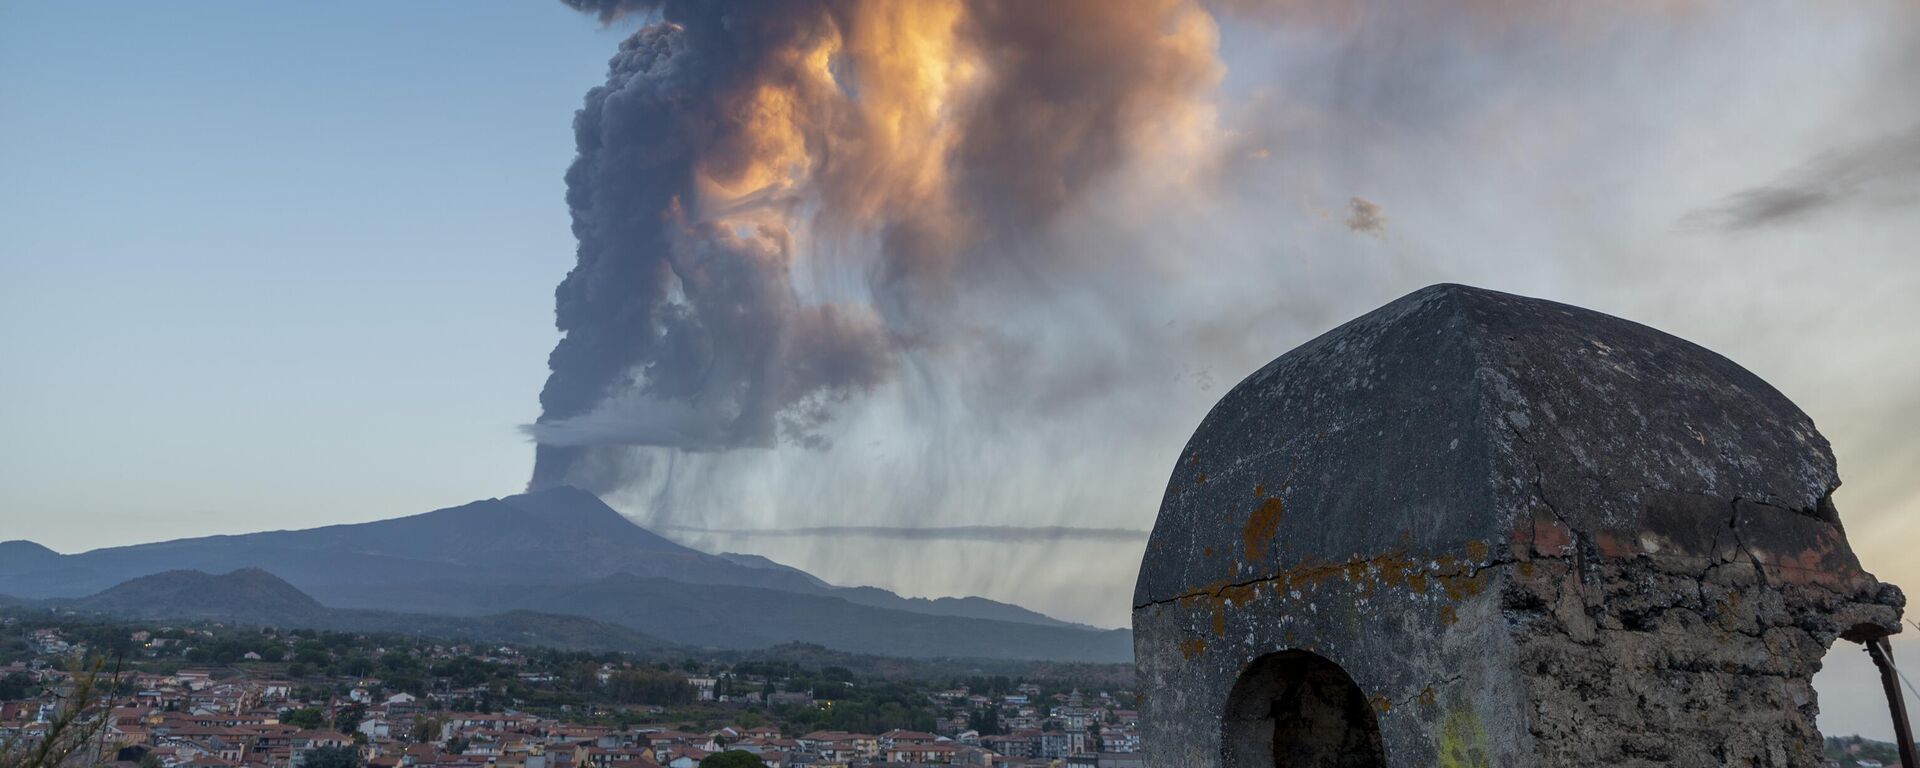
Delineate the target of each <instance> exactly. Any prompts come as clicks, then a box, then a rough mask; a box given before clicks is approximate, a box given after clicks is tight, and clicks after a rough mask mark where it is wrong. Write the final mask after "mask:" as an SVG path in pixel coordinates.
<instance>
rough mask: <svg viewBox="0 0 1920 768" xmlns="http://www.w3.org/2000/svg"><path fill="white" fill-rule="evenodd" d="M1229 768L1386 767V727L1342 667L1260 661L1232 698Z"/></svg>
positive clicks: (1226, 730) (1294, 657)
mask: <svg viewBox="0 0 1920 768" xmlns="http://www.w3.org/2000/svg"><path fill="white" fill-rule="evenodd" d="M1220 735H1221V739H1220V744H1221V764H1222V765H1224V766H1226V768H1267V767H1268V766H1274V767H1275V768H1385V766H1386V764H1387V757H1386V752H1385V751H1384V750H1383V749H1382V747H1381V745H1380V723H1379V721H1378V720H1376V719H1374V715H1373V708H1372V707H1371V706H1369V705H1368V704H1367V697H1366V694H1364V693H1362V692H1361V691H1360V686H1359V685H1358V684H1356V683H1355V682H1353V678H1352V677H1350V676H1348V675H1347V673H1346V670H1343V669H1341V668H1340V665H1338V664H1335V663H1333V662H1331V661H1328V660H1327V659H1325V658H1322V657H1320V656H1317V655H1315V654H1312V653H1308V652H1306V651H1282V652H1280V653H1271V654H1267V655H1266V656H1262V657H1260V658H1258V659H1255V660H1254V662H1253V663H1252V664H1250V665H1248V666H1247V669H1246V671H1245V672H1242V673H1240V679H1239V680H1238V681H1236V682H1235V683H1234V684H1233V692H1232V693H1230V694H1228V695H1227V706H1226V709H1225V715H1224V717H1223V718H1222V719H1221V734H1220Z"/></svg>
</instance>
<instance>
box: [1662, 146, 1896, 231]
mask: <svg viewBox="0 0 1920 768" xmlns="http://www.w3.org/2000/svg"><path fill="white" fill-rule="evenodd" d="M1916 201H1920V127H1916V128H1913V129H1911V130H1909V131H1907V132H1906V133H1904V134H1897V135H1894V136H1889V137H1886V138H1881V139H1877V140H1874V141H1869V142H1864V143H1860V144H1855V145H1852V146H1847V147H1840V148H1837V149H1830V150H1827V151H1826V152H1822V153H1820V155H1819V156H1817V157H1815V158H1813V159H1812V160H1810V161H1808V162H1806V163H1805V164H1802V165H1801V166H1800V167H1799V168H1796V169H1794V170H1793V171H1792V172H1789V173H1787V174H1786V175H1785V176H1783V177H1781V178H1780V179H1779V180H1776V181H1774V182H1773V183H1771V184H1765V185H1762V186H1757V187H1753V188H1750V189H1744V190H1741V191H1739V192H1735V193H1733V194H1731V195H1728V196H1727V197H1726V199H1724V200H1721V201H1720V203H1719V204H1717V205H1713V206H1709V207H1706V208H1701V209H1699V210H1696V211H1694V212H1692V213H1689V214H1687V215H1686V216H1683V217H1681V218H1680V225H1681V226H1683V227H1687V228H1690V229H1719V230H1726V231H1735V230H1743V229H1758V228H1760V227H1771V226H1779V225H1784V224H1792V223H1796V222H1799V221H1804V220H1806V219H1809V218H1812V217H1814V216H1817V215H1820V214H1822V213H1825V212H1827V211H1829V210H1832V209H1836V208H1842V207H1848V206H1877V207H1894V206H1899V205H1911V204H1913V203H1914V202H1916Z"/></svg>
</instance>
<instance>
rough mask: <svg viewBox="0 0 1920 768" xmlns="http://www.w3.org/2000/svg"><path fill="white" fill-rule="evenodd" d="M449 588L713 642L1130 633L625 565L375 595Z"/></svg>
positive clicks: (961, 648)
mask: <svg viewBox="0 0 1920 768" xmlns="http://www.w3.org/2000/svg"><path fill="white" fill-rule="evenodd" d="M323 597H325V596H324V595H323ZM450 597H451V598H455V599H454V600H453V602H456V603H458V604H460V605H463V606H465V610H466V611H469V612H473V613H494V612H498V611H504V610H513V609H520V608H539V609H540V610H545V611H557V612H562V613H570V614H577V615H580V616H587V617H591V618H595V619H600V620H602V621H606V622H609V623H613V624H620V625H623V626H627V627H631V628H633V629H636V630H639V631H642V632H645V633H647V634H649V635H653V636H656V637H659V638H662V639H664V640H668V641H671V642H675V643H680V644H684V645H693V646H707V647H714V648H730V649H751V648H764V647H768V646H773V645H778V644H781V643H791V642H801V643H816V644H819V645H823V646H827V647H829V648H834V649H838V650H842V651H848V652H852V653H866V654H876V655H882V656H899V657H906V658H936V657H964V658H977V659H1026V660H1046V659H1052V660H1064V661H1086V662H1099V663H1111V662H1123V661H1130V660H1132V658H1133V640H1132V635H1131V634H1130V633H1128V632H1127V631H1126V630H1119V629H1115V630H1096V629H1091V628H1086V627H1081V626H1078V625H1061V626H1049V625H1039V624H1031V623H1025V622H1012V621H996V620H992V619H978V618H970V617H964V616H942V615H932V614H925V613H915V612H911V611H902V610H898V609H892V608H879V607H875V606H870V605H861V604H858V603H853V602H850V601H848V600H846V599H844V598H842V597H839V596H838V595H802V594H795V593H791V592H782V591H779V590H772V589H765V588H761V587H742V586H735V585H723V584H687V583H684V582H676V581H672V580H669V579H661V578H651V577H639V576H633V575H629V574H619V575H615V576H609V577H607V578H604V579H599V580H596V581H592V582H586V583H580V584H564V585H529V586H520V587H504V588H482V587H477V586H471V585H462V584H447V583H442V584H419V585H411V586H402V587H395V588H393V589H389V590H384V591H382V593H381V597H380V601H381V603H382V604H383V605H387V606H390V607H392V608H395V609H397V610H405V611H427V610H433V609H434V607H435V606H441V605H445V604H446V603H447V602H448V598H450Z"/></svg>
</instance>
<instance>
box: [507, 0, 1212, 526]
mask: <svg viewBox="0 0 1920 768" xmlns="http://www.w3.org/2000/svg"><path fill="white" fill-rule="evenodd" d="M566 1H567V4H568V5H570V6H572V7H573V8H575V9H576V10H580V11H583V12H589V13H593V14H596V15H597V16H598V17H599V18H600V19H601V20H602V21H612V20H615V19H618V18H621V17H623V16H626V15H629V14H646V15H648V16H649V17H650V22H651V23H649V24H647V25H646V26H645V27H643V28H642V29H640V30H639V31H638V32H637V33H635V34H634V35H633V36H632V37H630V38H628V39H627V40H626V41H624V42H623V43H622V44H621V46H620V49H619V52H618V53H617V54H616V55H615V56H614V57H613V59H612V60H611V61H610V63H609V66H608V74H607V81H606V83H605V84H604V85H601V86H598V87H595V88H593V89H592V90H591V91H589V92H588V94H587V96H586V103H585V106H584V107H582V109H581V110H580V111H579V112H578V113H577V114H576V116H575V119H574V134H575V141H576V144H577V150H578V156H577V158H576V159H575V161H574V163H573V165H572V166H571V167H570V168H569V169H568V171H567V174H566V183H567V203H568V206H569V208H570V209H571V212H572V217H573V230H574V234H575V236H576V237H577V239H578V241H579V248H578V253H577V258H578V261H577V264H576V266H575V267H574V269H573V270H572V271H571V272H570V273H569V274H568V275H567V277H566V279H565V280H564V281H563V282H562V283H561V284H560V286H559V288H558V289H557V291H556V292H555V305H556V320H557V325H558V327H559V330H560V331H561V332H562V334H563V338H562V339H561V341H560V342H559V344H558V345H557V346H556V347H555V348H554V350H553V352H552V354H551V356H550V357H549V360H548V366H549V368H550V371H551V373H550V376H549V378H548V380H547V383H546V386H545V388H544V389H543V390H542V392H541V395H540V403H541V409H542V413H541V416H540V418H539V419H538V421H536V422H535V423H534V424H532V425H529V426H528V427H526V430H527V432H528V433H529V434H530V435H531V436H532V437H533V438H534V440H535V441H536V442H537V443H538V445H539V447H538V449H537V458H536V461H535V469H534V473H533V478H532V481H531V483H530V485H531V486H532V487H535V488H538V487H543V486H547V485H552V484H557V483H571V484H575V485H580V486H582V487H587V488H589V489H590V490H596V491H606V490H611V489H613V488H617V487H620V486H622V485H624V484H626V483H628V482H629V481H631V480H632V479H633V476H634V475H635V474H636V473H644V472H646V471H647V469H646V466H647V464H648V462H647V461H637V460H634V459H633V457H632V453H631V451H629V450H627V449H628V448H631V447H635V446H653V447H662V448H671V449H677V450H680V451H690V452H724V451H728V450H732V449H737V448H747V447H770V446H773V445H775V444H777V443H779V442H782V441H785V442H790V443H794V444H798V445H801V446H807V447H815V448H824V447H826V446H827V444H828V440H829V438H828V436H827V432H826V431H825V430H824V427H825V426H826V425H828V424H829V423H830V422H831V421H832V420H833V419H834V418H835V417H836V413H837V412H838V411H840V410H842V409H843V408H844V407H845V406H846V405H847V404H848V403H850V402H852V401H855V400H858V399H859V398H861V397H862V396H864V395H867V394H869V393H871V392H872V391H873V390H874V389H875V388H876V387H879V386H881V385H883V384H885V383H886V382H888V381H889V380H890V379H891V378H893V377H894V375H895V373H896V371H897V370H898V369H899V368H900V367H902V366H908V367H912V366H914V365H915V361H916V359H919V358H924V357H925V356H929V355H932V356H938V355H941V354H943V352H944V351H948V350H951V349H952V348H954V346H955V345H964V346H965V347H966V348H967V349H969V350H972V351H975V352H977V351H979V350H981V349H984V350H986V354H988V355H993V354H996V350H998V352H997V354H1000V355H1001V356H1008V355H1016V354H1018V350H1019V348H1020V346H1021V343H1020V340H1019V339H1017V338H1011V337H1010V336H1008V335H1007V334H1004V333H1000V332H996V331H992V330H987V329H985V328H984V326H981V325H978V324H974V325H969V324H966V323H957V322H955V319H954V315H955V306H956V305H957V302H958V301H959V300H960V299H961V298H963V297H964V296H966V295H967V294H968V293H969V292H971V291H974V290H976V289H978V288H979V287H980V286H982V285H987V284H993V285H1006V284H1008V283H1021V282H1025V281H1028V280H1030V279H1038V278H1037V277H1036V276H1039V275H1044V274H1045V273H1046V272H1047V271H1048V267H1049V264H1048V262H1049V260H1052V259H1058V258H1063V257H1061V256H1058V255H1056V254H1054V253H1051V252H1049V251H1048V250H1047V249H1044V248H1036V247H1033V242H1034V241H1035V239H1036V233H1041V232H1044V231H1045V230H1046V228H1047V227H1048V225H1049V222H1050V221H1052V220H1053V219H1054V218H1055V217H1056V216H1057V215H1058V214H1059V213H1060V212H1061V211H1062V210H1064V209H1065V208H1066V207H1067V206H1069V204H1070V203H1071V202H1072V200H1073V199H1074V198H1075V197H1076V196H1077V195H1080V194H1081V193H1082V192H1083V191H1084V190H1086V189H1088V188H1090V187H1093V186H1095V185H1098V184H1099V183H1101V182H1102V180H1103V179H1104V178H1105V177H1106V176H1108V175H1109V174H1111V173H1112V172H1113V171H1114V169H1116V168H1118V167H1120V166H1121V165H1123V164H1124V163H1125V161H1126V160H1127V158H1128V157H1130V156H1132V155H1133V154H1135V153H1136V150H1138V149H1139V148H1140V147H1141V146H1142V145H1143V144H1146V143H1148V142H1155V143H1159V142H1163V141H1164V140H1165V133H1166V129H1167V127H1168V126H1169V125H1170V124H1174V123H1178V122H1179V121H1180V120H1182V119H1185V118H1186V117H1187V116H1189V115H1190V114H1191V113H1192V112H1193V111H1194V109H1195V108H1196V105H1198V104H1200V103H1201V102H1200V101H1199V99H1200V97H1201V95H1203V94H1205V93H1206V92H1207V91H1208V90H1209V89H1210V88H1211V87H1212V85H1213V84H1214V83H1215V82H1216V81H1217V80H1218V78H1219V76H1220V66H1219V64H1218V62H1217V60H1216V59H1215V56H1214V48H1215V42H1216V40H1215V36H1216V30H1215V28H1214V26H1213V21H1212V18H1211V17H1210V16H1209V15H1208V14H1207V13H1206V12H1205V11H1204V10H1202V9H1201V8H1200V7H1199V6H1198V5H1197V4H1195V3H1193V2H1190V1H1189V0H1146V1H1145V2H1137V3H1127V4H1124V5H1116V4H1110V3H1102V2H1095V1H1094V0H1075V1H1072V2H1059V3H1051V2H1050V3H1027V2H988V3H977V4H960V3H946V2H943V3H892V2H879V1H877V0H875V1H871V2H868V1H861V0H839V1H833V0H782V1H781V2H750V1H745V0H743V1H741V2H690V1H688V2H679V1H674V0H662V1H636V0H624V1H622V0H611V1H606V2H595V1H593V0H566Z"/></svg>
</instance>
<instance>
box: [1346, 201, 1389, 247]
mask: <svg viewBox="0 0 1920 768" xmlns="http://www.w3.org/2000/svg"><path fill="white" fill-rule="evenodd" d="M1351 206H1352V207H1351V210H1352V213H1351V214H1350V215H1348V216H1347V229H1351V230H1353V231H1355V232H1359V233H1361V234H1363V235H1373V236H1374V237H1384V236H1385V235H1386V234H1387V216H1386V214H1385V213H1384V212H1382V211H1381V210H1380V204H1379V203H1375V202H1373V201H1371V200H1368V199H1366V198H1364V197H1356V198H1353V200H1352V202H1351Z"/></svg>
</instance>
